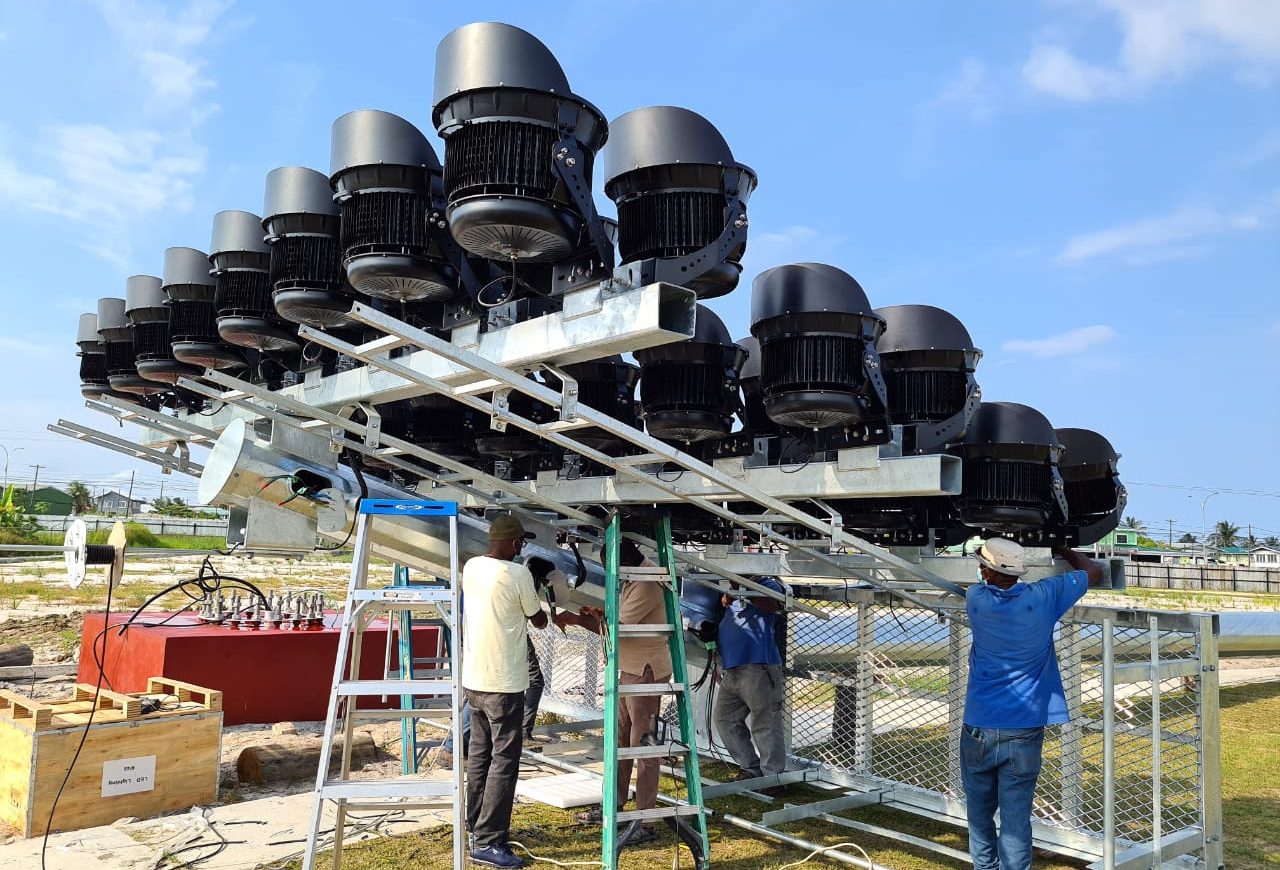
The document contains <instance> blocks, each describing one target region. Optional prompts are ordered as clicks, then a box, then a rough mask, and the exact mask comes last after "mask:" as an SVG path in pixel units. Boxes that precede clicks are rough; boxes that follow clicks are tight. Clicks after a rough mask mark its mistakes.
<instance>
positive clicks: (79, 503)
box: [67, 480, 93, 514]
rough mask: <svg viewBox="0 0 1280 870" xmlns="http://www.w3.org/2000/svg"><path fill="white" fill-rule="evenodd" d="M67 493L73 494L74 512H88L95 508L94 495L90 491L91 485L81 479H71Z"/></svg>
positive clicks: (72, 507)
mask: <svg viewBox="0 0 1280 870" xmlns="http://www.w3.org/2000/svg"><path fill="white" fill-rule="evenodd" d="M67 495H69V496H71V512H72V513H73V514H86V513H88V512H89V511H91V510H93V495H92V494H91V493H90V492H89V487H87V486H85V485H84V484H83V483H81V482H80V481H78V480H73V481H71V483H70V484H69V485H68V486H67Z"/></svg>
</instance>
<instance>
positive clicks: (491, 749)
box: [462, 514, 547, 867]
mask: <svg viewBox="0 0 1280 870" xmlns="http://www.w3.org/2000/svg"><path fill="white" fill-rule="evenodd" d="M532 537H533V535H532V534H531V533H529V532H526V531H525V530H524V526H522V525H521V524H520V520H518V519H516V518H515V517H513V516H511V515H509V514H507V515H503V516H499V517H497V518H495V519H494V520H493V522H492V523H491V524H490V525H489V552H488V553H486V554H485V555H483V556H475V557H474V558H471V559H468V560H467V564H466V565H464V566H463V568H462V595H463V602H464V604H463V608H462V639H463V644H464V648H463V656H462V687H463V689H464V690H465V691H466V695H467V703H468V704H469V705H470V707H471V737H470V740H469V741H468V745H467V749H468V752H467V828H468V829H469V830H470V831H471V833H472V835H473V836H474V838H475V840H474V842H473V844H472V847H471V860H472V861H474V862H476V863H477V864H484V865H486V866H488V867H523V866H525V861H524V859H523V858H519V857H517V856H516V855H515V854H513V853H512V851H511V847H510V846H509V845H508V839H509V838H510V831H511V810H512V807H513V805H514V803H515V794H516V779H517V777H518V776H519V773H520V750H521V748H522V741H521V737H522V729H521V723H522V719H523V716H524V692H525V690H526V689H528V688H529V663H528V654H527V650H528V633H529V630H528V622H532V623H533V624H534V625H535V626H537V627H538V628H542V627H544V626H545V625H546V624H547V615H546V613H544V612H543V611H542V607H541V606H540V605H539V603H538V596H537V594H536V593H535V592H534V584H533V575H532V574H530V573H529V569H528V568H526V567H525V566H524V565H518V564H516V563H515V562H514V559H515V558H516V556H518V555H519V554H520V550H521V549H522V548H523V547H524V542H525V540H526V539H527V538H532ZM526 620H527V621H526Z"/></svg>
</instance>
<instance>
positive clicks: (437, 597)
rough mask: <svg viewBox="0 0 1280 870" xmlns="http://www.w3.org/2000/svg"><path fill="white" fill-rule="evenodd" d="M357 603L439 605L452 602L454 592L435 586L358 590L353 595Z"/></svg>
mask: <svg viewBox="0 0 1280 870" xmlns="http://www.w3.org/2000/svg"><path fill="white" fill-rule="evenodd" d="M351 597H352V598H353V599H355V600H356V601H368V602H370V603H374V604H438V603H439V602H441V601H451V600H452V599H453V590H452V589H447V588H439V587H433V586H396V587H389V588H385V589H357V590H356V591H355V592H353V593H352V594H351Z"/></svg>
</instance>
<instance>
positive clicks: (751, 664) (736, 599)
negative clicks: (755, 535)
mask: <svg viewBox="0 0 1280 870" xmlns="http://www.w3.org/2000/svg"><path fill="white" fill-rule="evenodd" d="M755 582H757V583H759V584H760V585H762V586H766V587H768V588H769V589H772V590H773V591H775V592H779V593H782V592H785V587H783V585H782V581H780V580H779V579H778V578H777V577H756V578H755ZM721 603H722V604H723V605H724V608H725V611H724V616H723V617H722V618H721V619H720V629H719V633H718V637H717V640H716V648H717V651H718V652H719V653H720V664H721V667H722V669H723V670H722V672H721V675H720V685H719V692H718V694H717V695H716V702H715V711H714V713H713V716H712V718H713V719H714V721H715V726H716V730H717V731H719V732H720V738H721V739H722V740H723V741H724V745H725V748H726V749H728V750H729V754H730V755H732V756H733V760H734V761H735V762H737V765H738V767H739V768H741V771H740V772H739V774H738V779H754V778H756V777H758V776H770V775H773V774H779V773H782V772H783V771H785V770H786V769H787V747H786V744H785V741H784V738H785V736H786V735H785V731H784V729H783V723H782V694H783V681H782V654H781V652H780V651H779V650H778V641H777V636H778V635H777V632H778V623H779V613H780V612H781V611H782V605H781V604H779V603H778V601H777V600H776V599H774V598H769V597H766V596H764V595H751V594H748V595H747V596H745V597H743V596H733V597H730V596H729V595H724V596H722V597H721ZM748 715H750V717H751V727H750V728H748V727H747V716H748ZM777 788H778V787H776V786H775V787H772V788H769V789H765V791H766V792H767V793H773V792H774V791H776V790H777Z"/></svg>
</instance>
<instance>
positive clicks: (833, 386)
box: [751, 263, 887, 432]
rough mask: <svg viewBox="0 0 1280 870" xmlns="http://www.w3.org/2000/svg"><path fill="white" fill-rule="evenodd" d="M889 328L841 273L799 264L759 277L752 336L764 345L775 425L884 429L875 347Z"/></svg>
mask: <svg viewBox="0 0 1280 870" xmlns="http://www.w3.org/2000/svg"><path fill="white" fill-rule="evenodd" d="M883 328H884V321H883V320H882V319H881V318H880V316H879V315H877V314H876V313H875V312H874V311H873V310H872V308H871V303H870V302H868V301H867V295H866V293H864V292H863V290H862V287H861V286H860V285H859V284H858V282H857V281H855V280H854V279H853V277H852V276H851V275H849V274H848V273H846V272H844V271H842V270H840V269H837V268H836V267H834V266H828V265H824V264H822V263H793V264H790V265H786V266H778V267H775V268H773V269H768V270H766V271H764V272H762V273H760V274H759V275H758V276H756V279H755V282H754V283H753V284H752V287H751V334H752V335H753V336H755V338H756V340H757V341H759V342H760V392H761V395H762V396H763V398H764V406H765V411H766V412H767V413H768V415H769V417H770V418H771V419H772V420H773V421H774V422H776V423H778V424H780V425H782V426H791V427H795V428H800V429H810V430H817V429H826V428H831V427H838V426H844V427H849V426H855V425H868V424H872V423H875V422H881V423H882V422H883V420H884V417H885V402H886V398H885V387H884V379H883V377H882V374H881V368H880V359H879V356H878V354H877V353H876V346H875V345H876V339H877V338H878V337H879V335H880V332H881V330H882V329H883ZM886 429H887V427H885V426H883V425H881V426H879V427H878V431H882V432H883V431H884V430H886Z"/></svg>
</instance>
